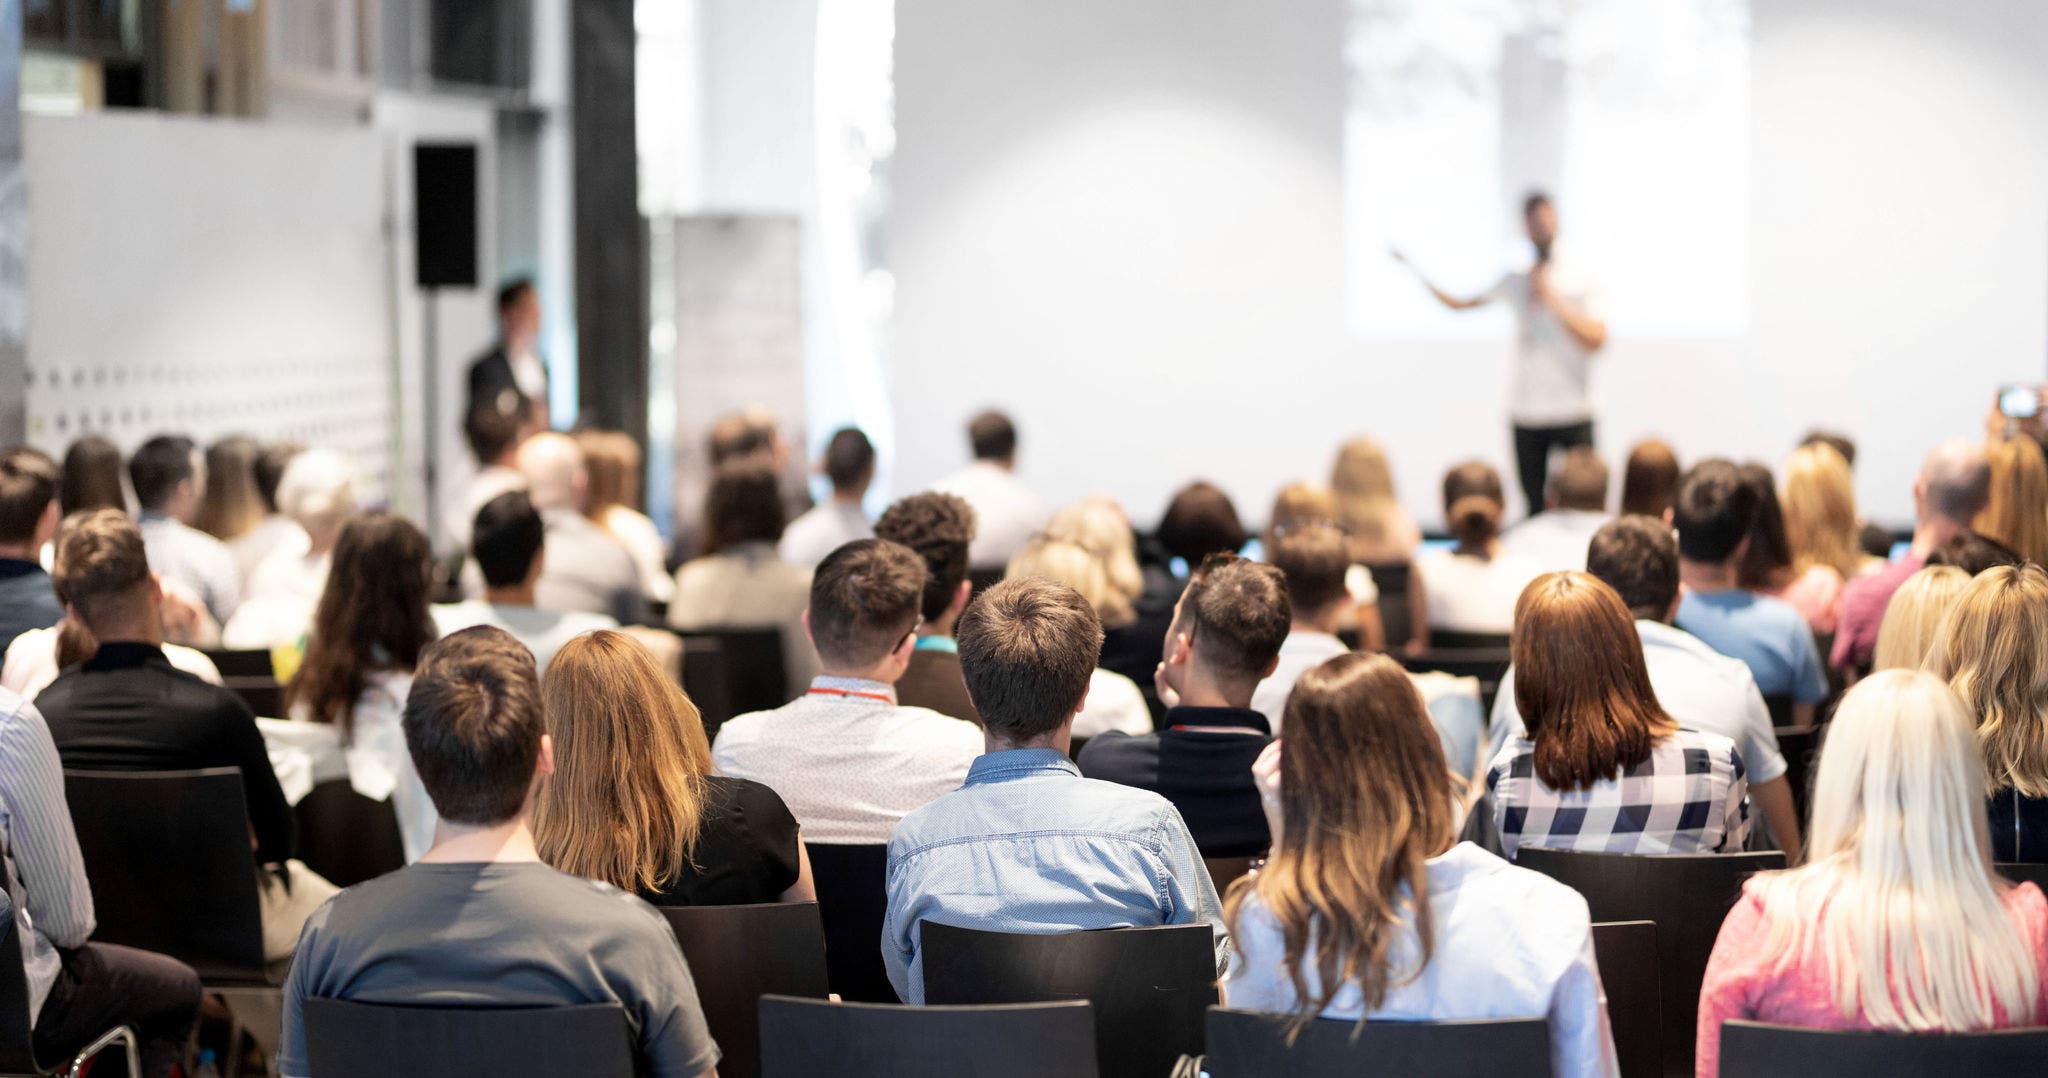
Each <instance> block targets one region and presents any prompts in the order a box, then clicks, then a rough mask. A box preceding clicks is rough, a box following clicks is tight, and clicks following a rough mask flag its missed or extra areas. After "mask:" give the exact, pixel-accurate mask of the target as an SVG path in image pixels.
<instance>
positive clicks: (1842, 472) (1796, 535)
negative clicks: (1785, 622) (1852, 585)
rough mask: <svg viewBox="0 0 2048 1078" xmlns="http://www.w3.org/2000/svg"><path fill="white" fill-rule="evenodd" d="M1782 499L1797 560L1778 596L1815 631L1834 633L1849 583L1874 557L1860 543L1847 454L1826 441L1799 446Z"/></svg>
mask: <svg viewBox="0 0 2048 1078" xmlns="http://www.w3.org/2000/svg"><path fill="white" fill-rule="evenodd" d="M1779 504H1780V505H1781V506H1782V507H1783V509H1784V521H1785V544H1786V549H1787V553H1789V554H1790V555H1791V559H1792V566H1791V574H1790V576H1791V580H1790V583H1788V584H1787V586H1786V588H1785V590H1784V591H1782V592H1779V593H1777V597H1778V598H1780V599H1783V600H1785V601H1786V602H1788V603H1791V604H1792V608H1793V609H1795V610H1798V611H1799V612H1800V613H1801V614H1803V615H1806V621H1807V624H1809V625H1811V626H1813V630H1814V632H1815V633H1818V634H1820V635H1822V636H1831V635H1833V633H1834V632H1835V628H1836V626H1837V625H1838V624H1839V623H1840V622H1841V617H1842V591H1843V589H1844V588H1846V587H1847V586H1848V583H1849V581H1850V580H1851V579H1853V578H1854V577H1855V576H1856V575H1857V574H1858V573H1860V572H1862V571H1863V570H1864V568H1865V566H1866V563H1868V562H1869V561H1870V559H1869V558H1868V557H1866V556H1865V555H1864V553H1863V551H1862V550H1861V549H1859V548H1858V547H1857V545H1856V530H1857V523H1856V521H1857V517H1856V488H1855V486H1854V483H1853V482H1852V480H1851V478H1850V475H1849V466H1848V465H1847V464H1846V463H1843V461H1842V455H1841V454H1840V453H1837V452H1835V451H1834V450H1833V449H1830V448H1828V447H1827V446H1825V445H1810V446H1804V447H1802V448H1799V449H1796V450H1794V451H1793V452H1792V455H1791V457H1789V458H1787V459H1786V461H1785V479H1784V486H1783V491H1782V493H1781V495H1780V497H1779Z"/></svg>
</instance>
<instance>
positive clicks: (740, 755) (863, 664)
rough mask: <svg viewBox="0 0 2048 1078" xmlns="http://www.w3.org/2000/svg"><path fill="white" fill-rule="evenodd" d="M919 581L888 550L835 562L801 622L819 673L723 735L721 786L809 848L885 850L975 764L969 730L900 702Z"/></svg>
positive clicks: (861, 547)
mask: <svg viewBox="0 0 2048 1078" xmlns="http://www.w3.org/2000/svg"><path fill="white" fill-rule="evenodd" d="M777 564H778V565H779V564H782V563H780V562H777ZM925 575H926V574H925V568H924V562H923V560H922V559H920V558H919V557H918V556H917V554H916V552H914V551H912V550H910V549H909V548H908V547H904V546H902V545H900V544H897V543H892V542H889V541H888V540H885V539H860V540H856V541H854V542H851V543H848V544H846V545H845V546H843V547H840V548H839V549H838V550H835V551H833V552H832V553H831V554H830V555H828V556H827V557H826V558H825V560H824V561H822V562H820V563H819V564H818V570H817V573H816V575H815V576H814V577H813V579H812V581H811V595H810V606H809V608H808V609H807V610H805V611H804V614H803V625H804V629H805V632H806V633H807V634H808V635H809V637H810V639H811V641H812V642H813V643H814V644H815V645H816V650H817V655H818V659H819V662H820V664H821V665H822V667H823V672H822V673H821V674H820V675H819V676H818V677H817V678H816V679H814V680H813V681H812V682H811V686H810V690H809V691H808V692H806V693H805V694H804V695H802V696H800V697H798V698H797V699H796V700H794V701H792V702H790V703H788V704H785V705H783V706H782V707H779V708H776V709H775V710H773V711H758V712H754V713H753V714H749V715H741V716H739V717H738V718H735V719H732V720H730V721H728V722H727V723H725V725H723V726H721V727H719V730H718V740H717V741H716V742H715V743H714V744H713V745H712V748H711V759H712V762H713V763H714V764H716V765H717V767H718V772H719V774H722V775H731V776H734V777H736V778H743V779H753V780H754V781H756V782H761V783H765V784H767V786H768V787H769V788H770V789H773V790H774V791H775V792H776V793H778V794H781V795H782V799H783V801H784V802H785V803H786V804H788V806H789V810H790V812H791V813H793V814H794V815H795V816H796V819H797V822H798V823H799V824H801V825H802V826H803V829H804V834H805V835H806V836H807V837H808V839H809V840H810V841H812V842H824V843H832V844H838V845H849V844H850V845H866V844H874V843H882V842H887V841H888V840H889V832H890V831H892V830H894V829H895V827H896V825H897V823H898V822H900V821H901V820H902V819H903V817H904V816H905V815H906V814H908V813H909V812H910V811H911V810H912V809H915V808H918V807H920V806H923V805H926V804H929V803H930V802H931V801H932V800H933V799H935V798H937V797H939V796H940V795H942V794H944V793H946V792H947V791H949V790H952V789H955V788H956V787H958V786H959V785H960V780H961V779H963V778H965V777H966V775H967V767H968V765H969V764H970V763H972V762H973V760H974V757H975V756H977V755H979V754H980V752H981V748H982V743H981V731H980V730H978V729H976V728H975V727H974V726H972V725H969V724H967V723H964V722H960V721H959V720H957V719H952V718H948V717H946V716H944V715H941V714H939V713H938V712H936V711H931V710H928V709H926V708H921V707H905V706H903V705H901V704H899V703H898V702H897V699H896V681H897V679H899V678H901V677H902V676H903V671H904V669H905V668H906V667H907V666H909V665H910V656H911V655H912V654H913V652H914V650H915V643H914V642H915V640H916V635H915V630H916V628H917V621H918V610H919V608H920V605H921V603H922V600H923V598H924V593H925V587H924V585H925ZM976 703H977V704H979V703H980V701H979V700H977V701H976Z"/></svg>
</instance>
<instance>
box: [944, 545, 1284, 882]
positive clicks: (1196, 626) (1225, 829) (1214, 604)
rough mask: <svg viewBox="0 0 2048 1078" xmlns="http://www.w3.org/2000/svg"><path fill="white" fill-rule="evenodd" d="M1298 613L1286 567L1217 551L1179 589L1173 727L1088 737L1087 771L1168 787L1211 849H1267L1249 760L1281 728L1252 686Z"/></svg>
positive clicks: (1171, 657) (1161, 673) (1167, 678)
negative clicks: (1256, 705)
mask: <svg viewBox="0 0 2048 1078" xmlns="http://www.w3.org/2000/svg"><path fill="white" fill-rule="evenodd" d="M1292 623H1293V610H1292V608H1291V607H1290V606H1289V605H1288V602H1287V580H1286V578H1285V577H1283V576H1281V574H1280V570H1278V569H1275V568H1274V567H1273V566H1271V565H1266V564H1263V563H1261V562H1255V561H1248V560H1246V559H1243V558H1239V557H1236V556H1234V555H1227V554H1212V555H1210V556H1209V559H1208V560H1207V561H1205V562H1203V563H1202V566H1201V568H1199V569H1197V570H1196V571H1195V575H1194V578H1193V579H1191V580H1189V581H1188V588H1187V591H1186V592H1185V593H1183V594H1182V595H1181V599H1180V606H1179V607H1178V608H1177V609H1176V610H1175V612H1174V619H1173V628H1172V630H1171V631H1170V632H1169V633H1168V634H1167V640H1166V650H1165V654H1164V661H1162V662H1161V663H1160V664H1159V668H1158V671H1157V673H1156V675H1155V680H1156V681H1157V685H1158V689H1159V695H1160V698H1161V699H1163V700H1165V701H1166V702H1167V711H1166V725H1165V727H1164V728H1163V729H1162V730H1161V731H1160V732H1158V733H1156V734H1144V735H1142V736H1136V737H1133V736H1130V735H1128V734H1122V733H1105V734H1103V735H1101V736H1099V737H1096V738H1094V739H1092V740H1090V741H1089V742H1088V747H1087V748H1085V749H1083V750H1081V756H1080V759H1079V760H1078V761H1076V762H1077V763H1079V764H1080V765H1081V773H1082V774H1083V775H1086V776H1088V777H1089V778H1094V779H1106V780H1108V781H1110V782H1115V783H1120V784H1122V785H1125V786H1135V787H1137V788H1138V789H1141V790H1152V791H1155V792H1157V793H1160V794H1163V795H1165V797H1166V799H1167V800H1168V801H1171V802H1173V805H1174V807H1175V808H1176V809H1178V810H1180V814H1181V816H1182V817H1183V818H1184V819H1186V820H1187V824H1188V830H1189V831H1190V832H1192V833H1193V834H1194V836H1195V843H1196V845H1197V846H1199V847H1200V848H1201V850H1202V856H1204V857H1252V856H1257V855H1259V854H1262V853H1264V852H1265V849H1266V847H1267V846H1268V845H1269V844H1270V843H1271V841H1272V838H1271V836H1270V835H1269V834H1268V833H1267V830H1266V817H1265V814H1264V813H1263V812H1261V811H1260V809H1259V794H1258V790H1257V789H1256V788H1254V787H1253V785H1252V774H1251V765H1252V761H1254V760H1256V759H1258V758H1259V752H1260V751H1261V750H1262V749H1264V748H1265V747H1266V744H1267V743H1268V742H1270V741H1272V739H1273V736H1272V727H1271V726H1270V725H1268V724H1267V722H1266V717H1265V716H1264V715H1261V714H1259V713H1258V712H1256V711H1254V710H1252V706H1251V704H1252V693H1253V692H1254V691H1256V690H1257V689H1258V686H1259V682H1260V681H1262V680H1264V679H1265V678H1267V677H1268V676H1270V675H1271V674H1272V673H1273V669H1274V667H1275V665H1276V664H1277V663H1278V660H1279V655H1280V646H1281V644H1283V643H1284V642H1285V641H1286V640H1287V633H1288V629H1289V627H1290V626H1291V625H1292ZM973 687H974V682H973V679H972V678H971V677H970V678H969V680H968V688H969V690H970V691H971V690H972V689H973ZM975 699H976V701H977V702H979V701H980V699H981V697H980V696H978V695H977V696H976V697H975Z"/></svg>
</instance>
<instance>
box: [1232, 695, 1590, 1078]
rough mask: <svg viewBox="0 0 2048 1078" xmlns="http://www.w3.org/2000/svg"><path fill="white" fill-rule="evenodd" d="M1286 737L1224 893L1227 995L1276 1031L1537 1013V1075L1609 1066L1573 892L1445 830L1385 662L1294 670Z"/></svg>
mask: <svg viewBox="0 0 2048 1078" xmlns="http://www.w3.org/2000/svg"><path fill="white" fill-rule="evenodd" d="M1286 745H1287V749H1286V751H1285V752H1282V751H1281V745H1280V743H1278V742H1275V743H1274V745H1273V747H1272V748H1271V749H1269V750H1268V751H1267V754H1266V758H1265V759H1262V760H1261V765H1262V771H1263V775H1262V778H1265V780H1266V781H1265V782H1264V783H1262V785H1265V786H1266V789H1265V791H1264V792H1265V795H1266V802H1265V804H1266V809H1267V815H1268V816H1269V817H1270V819H1271V821H1272V829H1273V835H1274V842H1273V854H1272V856H1271V857H1270V858H1269V859H1268V860H1267V862H1266V865H1265V867H1264V868H1262V869H1260V870H1259V871H1258V872H1256V873H1254V874H1252V875H1250V876H1247V877H1245V878H1244V879H1242V880H1240V881H1238V883H1236V884H1235V885H1233V886H1232V887H1231V889H1230V894H1229V896H1228V897H1227V899H1226V902H1225V909H1226V911H1227V912H1226V917H1227V919H1228V922H1229V925H1230V931H1231V936H1232V938H1233V939H1235V940H1236V945H1237V954H1236V956H1235V958H1234V959H1233V960H1232V962H1231V968H1230V973H1229V976H1228V977H1227V978H1225V980H1224V982H1223V992H1224V994H1225V996H1226V997H1227V998H1228V999H1229V1001H1230V1005H1231V1006H1232V1007H1239V1008H1247V1009H1252V1010H1262V1011H1273V1012H1278V1013H1281V1014H1286V1015H1289V1016H1290V1018H1291V1022H1290V1029H1291V1030H1294V1031H1299V1030H1301V1029H1303V1028H1304V1027H1305V1026H1306V1024H1307V1023H1308V1022H1309V1021H1310V1020H1312V1019H1315V1018H1318V1017H1321V1018H1339V1019H1344V1020H1346V1021H1359V1020H1362V1019H1366V1018H1392V1019H1401V1020H1404V1021H1418V1020H1420V1021H1445V1020H1456V1019H1477V1018H1502V1017H1510V1016H1512V1017H1541V1018H1545V1019H1547V1020H1548V1021H1549V1024H1550V1046H1551V1047H1550V1051H1551V1067H1550V1069H1551V1072H1552V1073H1554V1074H1557V1075H1602V1074H1611V1073H1613V1071H1614V1066H1615V1063H1614V1058H1615V1055H1614V1043H1613V1037H1612V1034H1611V1033H1610V1031H1609V1029H1608V1024H1607V1007H1606V1000H1605V998H1604V994H1603V992H1602V991H1601V986H1600V973H1599V969H1598V968H1597V967H1596V966H1595V964H1594V961H1593V938H1592V924H1591V918H1590V917H1589V916H1588V912H1587V909H1586V900H1585V899H1583V898H1581V897H1579V895H1578V894H1577V893H1576V892H1574V891H1573V890H1572V889H1571V888H1569V887H1566V886H1564V885H1562V884H1559V883H1556V882H1554V881H1552V880H1550V879H1548V878H1546V877H1543V876H1540V875H1537V874H1536V873H1534V872H1530V871H1528V870H1526V869H1519V868H1515V867H1513V866H1512V865H1509V864H1508V863H1506V862H1505V861H1502V860H1501V859H1500V858H1498V857H1495V856H1494V855H1493V854H1490V853H1487V852H1486V851H1484V850H1481V849H1480V848H1479V847H1477V846H1474V845H1472V844H1470V843H1460V842H1458V841H1457V835H1458V818H1457V816H1458V806H1457V804H1456V803H1455V799H1454V797H1453V794H1452V789H1451V782H1450V778H1449V773H1448V771H1447V769H1446V767H1445V762H1444V756H1443V752H1442V750H1441V749H1440V748H1439V747H1438V745H1437V743H1436V739H1435V738H1434V737H1432V736H1430V732H1429V726H1428V725H1427V723H1426V720H1425V716H1424V714H1423V710H1422V698H1421V696H1419V695H1418V694H1417V693H1416V691H1415V686H1414V684H1413V683H1412V682H1410V680H1409V679H1408V676H1407V674H1406V673H1405V672H1403V671H1402V669H1401V668H1400V666H1399V665H1397V664H1395V663H1394V662H1393V661H1392V660H1390V659H1387V658H1385V657H1384V656H1367V655H1355V654H1353V655H1345V656H1342V657H1339V658H1333V659H1330V660H1329V661H1327V662H1325V663H1323V664H1321V665H1320V666H1317V667H1315V668H1314V669H1312V670H1309V671H1308V672H1306V673H1305V674H1304V675H1303V676H1302V678H1301V680H1300V681H1299V682H1298V683H1297V684H1296V686H1295V691H1294V694H1293V695H1292V696H1291V697H1290V698H1289V699H1288V702H1287V741H1286ZM1275 757H1277V760H1276V759H1274V758H1275ZM1275 765H1277V766H1275ZM1415 895H1424V896H1427V899H1426V901H1425V902H1423V903H1421V904H1417V903H1416V902H1415V901H1414V900H1413V896H1415ZM1508 971H1512V974H1511V975H1510V974H1509V972H1508Z"/></svg>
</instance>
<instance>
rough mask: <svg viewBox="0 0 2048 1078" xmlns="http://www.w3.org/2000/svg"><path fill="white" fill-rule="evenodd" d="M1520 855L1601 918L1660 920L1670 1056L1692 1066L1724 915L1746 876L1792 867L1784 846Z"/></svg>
mask: <svg viewBox="0 0 2048 1078" xmlns="http://www.w3.org/2000/svg"><path fill="white" fill-rule="evenodd" d="M1515 860H1516V863H1518V864H1520V865H1521V866H1522V867H1523V868H1527V869H1533V870H1535V871H1537V872H1541V873H1543V874H1544V875H1546V876H1549V877H1550V878H1551V879H1554V880H1557V881H1559V882H1561V883H1564V884H1566V885H1568V886H1570V887H1572V888H1573V889H1575V890H1577V891H1578V892H1579V893H1580V894H1581V895H1584V896H1585V898H1586V905H1587V907H1588V908H1589V909H1590V910H1591V912H1592V914H1593V920H1595V921H1639V920H1641V921H1655V922H1656V923H1657V966H1658V973H1657V982H1658V986H1659V988H1660V990H1661V995H1662V997H1663V998H1662V1001H1661V1007H1662V1009H1663V1012H1664V1060H1665V1064H1666V1066H1672V1067H1675V1066H1677V1065H1679V1064H1681V1063H1684V1064H1686V1065H1690V1061H1691V1059H1692V1051H1693V1044H1694V1041H1695V1039H1696V1036H1697V1030H1695V1029H1694V1025H1695V1024H1696V1021H1697V1019H1698V1016H1699V1002H1700V982H1701V981H1702V980H1703V979H1704V978H1705V976H1706V972H1707V958H1708V957H1709V956H1710V955H1712V954H1713V951H1714V937H1715V936H1717V935H1719V934H1720V931H1721V921H1722V920H1723V919H1725V918H1726V917H1727V916H1728V911H1729V910H1730V909H1731V908H1733V907H1734V905H1735V900H1736V898H1738V897H1740V895H1741V893H1742V881H1744V880H1746V879H1748V878H1749V877H1750V876H1752V875H1754V874H1756V873H1758V872H1762V871H1765V870H1767V869H1775V868H1784V867H1785V855H1784V854H1782V853H1777V852H1769V853H1719V854H1714V853H1709V854H1677V855H1671V856H1661V857H1651V856H1643V855H1637V854H1619V853H1580V852H1577V851H1573V850H1543V849H1534V848H1531V847H1528V846H1524V847H1522V848H1521V850H1520V851H1519V852H1518V853H1517V854H1516V857H1515Z"/></svg>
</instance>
